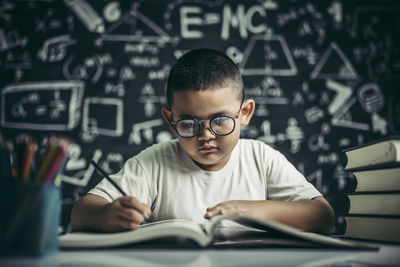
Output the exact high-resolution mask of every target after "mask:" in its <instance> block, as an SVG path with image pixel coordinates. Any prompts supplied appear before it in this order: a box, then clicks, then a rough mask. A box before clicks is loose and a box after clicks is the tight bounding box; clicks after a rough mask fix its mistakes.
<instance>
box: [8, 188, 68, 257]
mask: <svg viewBox="0 0 400 267" xmlns="http://www.w3.org/2000/svg"><path fill="white" fill-rule="evenodd" d="M60 209H61V205H60V187H59V186H55V185H53V184H45V183H18V184H17V183H15V184H9V185H0V255H1V256H11V257H12V256H43V255H47V254H52V253H55V252H58V227H59V216H60Z"/></svg>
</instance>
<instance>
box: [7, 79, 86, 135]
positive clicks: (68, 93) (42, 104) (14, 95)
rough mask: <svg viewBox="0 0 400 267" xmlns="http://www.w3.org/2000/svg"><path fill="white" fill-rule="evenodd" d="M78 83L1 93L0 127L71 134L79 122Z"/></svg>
mask: <svg viewBox="0 0 400 267" xmlns="http://www.w3.org/2000/svg"><path fill="white" fill-rule="evenodd" d="M83 90H84V84H83V82H81V81H44V82H25V83H19V84H15V85H9V86H6V87H5V88H3V90H2V91H1V95H2V97H1V125H2V126H3V127H7V128H17V129H31V130H56V131H63V130H71V129H73V128H74V127H75V126H76V125H77V124H78V122H79V119H80V107H81V103H82V98H83Z"/></svg>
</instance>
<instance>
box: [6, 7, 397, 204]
mask: <svg viewBox="0 0 400 267" xmlns="http://www.w3.org/2000/svg"><path fill="white" fill-rule="evenodd" d="M399 14H400V4H399V3H397V1H394V0H393V1H385V2H382V1H378V0H376V1H363V2H359V3H358V2H353V1H351V2H349V1H344V0H331V1H295V0H293V1H285V2H282V1H276V0H254V1H245V2H243V1H222V0H217V1H196V0H175V1H134V2H131V1H120V0H118V1H117V0H115V1H113V0H110V1H90V0H64V1H33V0H32V1H29V0H28V1H0V25H1V26H0V73H1V77H2V78H1V80H0V90H1V106H0V112H1V114H0V116H1V118H0V123H1V124H0V127H1V131H2V133H3V134H4V135H5V136H7V137H9V138H14V136H16V134H18V133H20V132H28V133H30V134H33V135H35V136H37V137H38V138H41V137H46V136H48V135H49V133H50V132H51V133H53V134H54V133H55V134H57V133H58V134H60V135H66V136H69V137H70V138H72V139H73V140H74V142H75V144H74V145H73V148H72V151H71V154H70V158H69V160H68V162H67V164H66V171H65V173H64V178H63V182H64V184H65V188H66V189H65V190H67V192H66V193H64V194H63V195H64V204H70V203H73V202H74V201H76V200H77V199H78V198H79V197H80V195H81V194H82V193H84V192H85V191H87V189H88V188H89V187H90V186H93V184H95V183H96V182H97V181H98V179H99V177H96V176H95V173H94V170H93V168H92V167H91V166H90V165H89V162H90V160H95V161H99V162H100V163H101V165H102V167H104V169H105V170H106V171H108V172H115V171H117V170H119V169H120V168H121V167H122V166H123V163H124V161H125V160H127V159H128V158H129V157H131V156H133V155H134V154H136V153H138V152H139V151H140V150H141V149H143V148H145V147H147V146H150V145H151V144H154V143H158V142H162V141H166V140H170V139H172V138H175V136H174V135H173V134H172V133H171V132H170V131H169V129H168V127H167V125H166V124H165V122H164V121H163V119H162V117H161V114H160V111H161V108H162V107H163V106H165V105H166V98H165V96H164V90H165V84H166V80H167V77H168V73H169V70H170V68H171V66H172V64H173V63H174V62H175V60H176V59H177V58H179V57H180V56H181V55H182V54H184V53H185V52H187V51H189V50H191V49H194V48H200V47H211V48H215V49H219V50H221V51H223V52H225V53H226V54H227V55H228V56H229V57H231V58H232V60H233V61H234V62H235V63H236V64H237V65H238V67H239V69H240V71H241V73H242V75H243V79H244V84H245V94H246V97H248V98H252V99H254V100H255V101H256V110H255V114H254V117H253V119H252V122H251V123H250V125H249V126H247V127H246V128H244V129H243V130H242V137H244V138H254V139H259V140H262V141H263V142H265V143H267V144H269V145H271V146H273V147H276V148H277V149H278V150H280V151H282V152H283V153H284V154H285V155H286V156H287V157H288V158H289V160H290V161H291V162H292V163H293V164H294V165H295V166H296V167H297V168H298V169H299V170H300V171H301V172H302V173H303V174H304V175H305V176H306V178H307V179H308V180H309V181H310V182H312V183H313V184H314V185H315V186H316V187H317V188H318V189H319V190H320V191H321V192H322V193H323V194H325V196H327V198H328V199H329V200H331V201H332V202H335V201H334V200H335V198H336V196H337V195H338V194H340V193H342V192H344V191H346V190H349V186H351V185H350V184H351V183H350V181H351V177H350V175H349V174H348V173H347V172H345V171H344V169H343V165H344V154H343V152H342V150H343V149H345V148H347V147H350V146H354V145H358V144H361V143H364V142H366V141H367V140H370V139H376V138H378V137H382V136H386V135H388V134H393V133H399V132H400V119H399V118H400V92H399V91H398V90H397V91H396V88H397V87H398V86H397V84H398V81H399V80H400V50H399V47H400V44H399V42H400V40H399V38H398V35H399V32H400V18H399V17H400V16H398V15H399ZM96 179H97V180H96Z"/></svg>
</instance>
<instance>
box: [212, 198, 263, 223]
mask: <svg viewBox="0 0 400 267" xmlns="http://www.w3.org/2000/svg"><path fill="white" fill-rule="evenodd" d="M255 205H257V202H256V201H250V200H229V201H225V202H222V203H219V204H218V205H216V206H214V207H209V208H207V212H206V214H204V218H206V219H211V218H212V217H214V216H216V215H228V214H240V215H251V214H252V212H253V210H254V208H255Z"/></svg>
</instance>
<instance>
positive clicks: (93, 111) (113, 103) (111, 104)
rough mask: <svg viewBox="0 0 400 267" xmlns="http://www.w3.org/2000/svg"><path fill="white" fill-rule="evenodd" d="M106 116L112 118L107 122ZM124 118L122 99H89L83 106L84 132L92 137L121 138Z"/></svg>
mask: <svg viewBox="0 0 400 267" xmlns="http://www.w3.org/2000/svg"><path fill="white" fill-rule="evenodd" d="M104 116H108V117H111V118H110V119H107V120H105V119H104ZM123 117H124V116H123V101H122V100H121V99H117V98H100V97H88V98H86V99H85V102H84V105H83V117H82V130H83V132H84V133H87V134H89V135H91V136H98V135H106V136H121V135H122V134H123V130H124V129H123Z"/></svg>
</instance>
